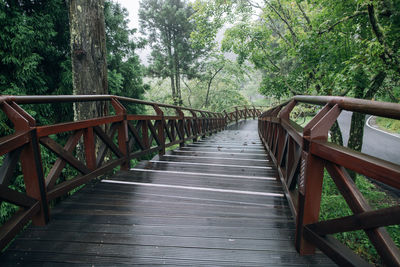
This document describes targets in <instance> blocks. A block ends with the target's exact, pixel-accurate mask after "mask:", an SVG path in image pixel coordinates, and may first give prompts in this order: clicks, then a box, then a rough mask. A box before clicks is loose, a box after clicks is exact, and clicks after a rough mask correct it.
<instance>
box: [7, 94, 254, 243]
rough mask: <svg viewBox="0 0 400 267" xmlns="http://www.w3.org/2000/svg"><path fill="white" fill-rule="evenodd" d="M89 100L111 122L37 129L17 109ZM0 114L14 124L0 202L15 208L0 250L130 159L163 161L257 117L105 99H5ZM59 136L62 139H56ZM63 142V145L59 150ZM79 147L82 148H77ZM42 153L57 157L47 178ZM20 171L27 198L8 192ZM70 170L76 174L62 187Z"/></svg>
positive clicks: (246, 112) (90, 121) (102, 120)
mask: <svg viewBox="0 0 400 267" xmlns="http://www.w3.org/2000/svg"><path fill="white" fill-rule="evenodd" d="M94 101H103V102H106V103H108V106H110V109H113V112H112V113H115V115H108V116H104V117H100V118H92V119H88V120H84V121H75V122H66V123H59V124H55V125H42V126H38V125H36V121H35V119H34V118H33V117H32V116H30V115H29V114H28V113H27V112H26V111H25V110H24V109H22V108H21V107H20V105H21V104H45V103H63V102H94ZM130 104H136V105H146V106H150V107H152V109H153V110H154V113H155V115H137V114H128V113H127V109H126V106H127V105H130ZM0 107H1V109H2V110H3V112H4V113H5V115H6V116H7V117H8V119H9V120H10V122H11V123H12V124H13V125H14V133H13V134H12V135H9V136H5V137H2V138H1V139H0V156H2V157H3V161H2V166H1V168H0V201H1V202H3V201H4V202H8V203H11V204H14V205H16V206H18V207H20V208H19V211H18V212H17V213H16V214H14V215H13V216H12V217H11V218H10V219H9V220H8V221H6V222H5V223H4V224H3V225H2V226H1V227H0V250H1V249H3V248H4V247H5V246H6V245H7V244H8V243H9V241H10V240H12V238H13V237H14V236H15V235H16V234H17V233H18V232H19V231H20V230H21V229H22V228H23V227H24V225H26V224H27V223H28V222H29V221H30V220H32V221H33V223H34V224H35V225H45V224H46V223H47V222H48V221H49V219H50V211H49V201H51V200H54V199H56V198H58V197H60V196H63V195H65V194H66V193H68V192H69V191H71V190H73V189H75V188H77V187H79V186H81V185H83V184H85V183H87V182H89V181H90V180H92V179H94V178H96V177H99V176H100V175H103V174H105V173H107V172H109V171H111V170H113V169H114V168H116V167H118V166H120V168H121V169H125V170H126V169H129V167H130V162H131V160H132V159H138V158H140V157H142V156H145V155H152V154H154V153H159V154H161V155H162V154H164V153H165V149H166V148H167V147H170V146H173V145H180V146H184V144H185V142H187V141H192V140H193V141H194V140H197V139H198V138H199V137H204V136H206V135H207V134H212V133H214V132H217V131H220V130H222V129H224V128H225V127H226V126H227V124H228V123H230V122H235V121H238V120H240V119H246V118H247V116H249V117H250V116H252V117H256V116H258V115H259V114H260V113H261V110H259V109H256V108H252V109H247V108H246V107H244V108H241V109H239V108H236V109H235V111H233V112H230V113H225V114H222V113H215V112H209V111H204V110H196V109H190V108H185V107H178V106H172V105H165V104H159V103H153V102H146V101H142V100H137V99H131V98H126V97H117V96H110V95H98V96H2V97H1V98H0ZM162 109H169V110H172V111H173V112H172V113H173V114H174V115H164V114H165V113H164V112H163V110H162ZM185 113H186V114H191V115H190V116H187V115H185ZM60 134H61V135H63V138H59V139H58V138H56V137H55V136H57V135H60ZM66 136H67V137H68V138H66ZM61 139H62V140H64V141H65V139H66V142H65V143H64V144H60V143H59V141H60V140H61ZM80 140H83V142H81V144H80V145H79V143H80ZM77 147H80V148H78V149H77ZM43 150H46V151H48V153H51V154H53V155H55V158H56V160H55V161H53V162H51V164H52V166H51V168H50V169H49V170H48V171H47V172H44V170H43V169H44V164H43V160H42V158H43ZM77 150H78V151H81V153H79V152H77ZM79 154H81V155H80V156H79ZM18 164H20V166H21V168H22V173H23V179H24V184H25V190H26V193H21V192H18V191H17V190H14V189H12V187H10V184H12V182H13V179H15V170H16V169H17V165H18ZM48 165H49V164H47V165H46V168H48ZM67 166H69V167H70V168H71V167H72V169H73V170H74V171H75V172H77V173H79V174H78V175H77V176H76V177H72V179H65V180H60V179H59V177H60V175H61V174H62V172H63V170H65V168H66V167H67ZM1 202H0V203H1Z"/></svg>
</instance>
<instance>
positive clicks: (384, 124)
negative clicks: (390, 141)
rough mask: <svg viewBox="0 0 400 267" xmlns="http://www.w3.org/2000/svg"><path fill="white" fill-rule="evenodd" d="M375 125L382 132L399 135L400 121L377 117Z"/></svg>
mask: <svg viewBox="0 0 400 267" xmlns="http://www.w3.org/2000/svg"><path fill="white" fill-rule="evenodd" d="M376 123H377V124H378V126H379V128H381V129H383V130H387V131H389V132H392V133H397V134H400V121H399V120H393V119H388V118H382V117H377V118H376Z"/></svg>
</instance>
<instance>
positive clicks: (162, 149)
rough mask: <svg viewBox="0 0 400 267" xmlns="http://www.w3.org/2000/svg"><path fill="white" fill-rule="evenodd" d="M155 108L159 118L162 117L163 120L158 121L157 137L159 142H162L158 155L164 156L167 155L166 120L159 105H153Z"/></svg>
mask: <svg viewBox="0 0 400 267" xmlns="http://www.w3.org/2000/svg"><path fill="white" fill-rule="evenodd" d="M153 108H154V110H155V112H156V114H157V116H161V119H160V120H159V121H158V125H157V131H158V132H157V136H158V140H160V143H161V144H160V150H159V151H158V155H160V156H162V155H164V154H165V134H164V128H165V119H164V112H163V111H162V110H161V109H160V107H159V106H158V105H153Z"/></svg>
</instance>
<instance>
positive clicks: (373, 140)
mask: <svg viewBox="0 0 400 267" xmlns="http://www.w3.org/2000/svg"><path fill="white" fill-rule="evenodd" d="M351 115H352V112H349V111H342V113H341V114H340V116H339V118H338V122H339V126H340V129H341V131H342V135H343V142H344V145H347V141H348V139H349V130H350V122H351ZM362 152H363V153H365V154H369V155H372V156H375V157H377V158H380V159H384V160H387V161H390V162H393V163H396V164H400V138H398V137H395V136H392V135H389V134H386V133H383V132H380V131H377V130H375V129H371V128H370V127H368V126H367V125H365V126H364V139H363V148H362Z"/></svg>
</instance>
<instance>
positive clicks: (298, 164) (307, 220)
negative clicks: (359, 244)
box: [259, 96, 400, 266]
mask: <svg viewBox="0 0 400 267" xmlns="http://www.w3.org/2000/svg"><path fill="white" fill-rule="evenodd" d="M298 103H308V104H316V105H322V106H323V108H322V109H320V111H319V112H318V113H317V114H316V115H315V116H314V117H313V119H312V120H311V121H310V122H309V123H308V124H307V125H306V126H305V127H304V129H303V128H302V127H300V126H299V125H297V124H296V123H295V122H294V121H292V120H291V119H290V114H291V112H292V110H293V109H294V107H295V106H296V105H297V104H298ZM342 110H348V111H353V112H360V113H365V114H371V115H377V116H382V117H388V118H394V119H400V105H399V104H393V103H383V102H376V101H367V100H360V99H353V98H344V97H317V96H296V97H294V98H293V99H291V100H290V101H288V102H285V103H283V104H281V105H279V106H277V107H274V108H271V109H270V110H268V111H266V112H264V113H263V114H261V115H260V116H259V135H260V137H261V139H262V141H263V143H264V145H265V147H266V148H267V150H268V151H269V153H270V155H271V157H272V159H273V161H274V162H275V164H276V166H277V168H278V172H279V176H280V180H281V182H282V184H283V187H284V191H285V194H286V197H287V199H288V200H289V204H290V207H291V209H292V212H293V214H294V216H295V218H296V248H297V250H298V251H299V253H300V254H302V255H304V254H313V253H314V251H315V247H318V248H319V249H320V250H322V251H323V252H324V253H325V254H327V255H328V256H330V257H331V258H332V259H333V260H334V261H335V262H336V263H338V264H339V265H344V266H364V265H368V264H367V263H366V262H365V261H363V260H362V259H361V258H359V257H358V256H357V255H355V254H354V253H353V252H352V251H351V250H350V249H348V248H347V247H346V246H344V245H343V244H341V243H340V242H338V241H337V240H336V239H334V238H333V237H332V236H330V235H331V234H334V233H340V232H346V231H355V230H364V231H365V233H366V234H367V236H368V238H369V239H370V241H371V243H372V244H373V245H374V247H375V248H376V250H377V252H378V254H379V255H380V257H381V258H382V260H383V261H384V263H385V264H386V265H388V266H400V251H399V249H398V248H397V246H396V244H395V243H394V242H393V240H392V239H391V238H390V236H389V234H388V233H387V231H386V230H385V228H384V226H388V225H396V224H400V206H394V207H390V208H385V209H380V210H372V208H371V207H370V206H369V204H368V202H367V201H366V200H365V198H364V196H363V195H362V194H361V192H360V191H359V190H358V188H357V187H356V185H355V183H354V182H353V180H352V179H351V178H350V176H349V175H348V173H347V171H346V169H349V170H352V171H354V172H356V173H359V174H362V175H365V176H367V177H369V178H370V179H373V180H376V181H379V182H381V183H384V184H386V185H389V186H391V187H393V188H396V189H400V166H399V165H396V164H393V163H391V162H388V161H384V160H382V159H378V158H375V157H372V156H370V155H367V154H363V153H360V152H356V151H353V150H351V149H348V148H345V147H342V146H338V145H336V144H333V143H331V142H329V141H328V133H329V130H330V128H331V126H332V125H333V124H334V122H335V121H336V119H337V118H338V116H339V115H340V112H341V111H342ZM325 169H326V171H327V172H328V173H329V175H330V176H331V178H332V179H333V181H334V183H335V184H336V186H337V188H338V190H339V192H340V193H341V195H342V196H343V197H344V199H345V201H346V203H347V205H348V206H349V208H350V209H351V211H352V212H353V214H354V215H352V216H347V217H343V218H336V219H333V220H328V221H319V212H320V202H321V193H322V182H323V176H324V170H325Z"/></svg>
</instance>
